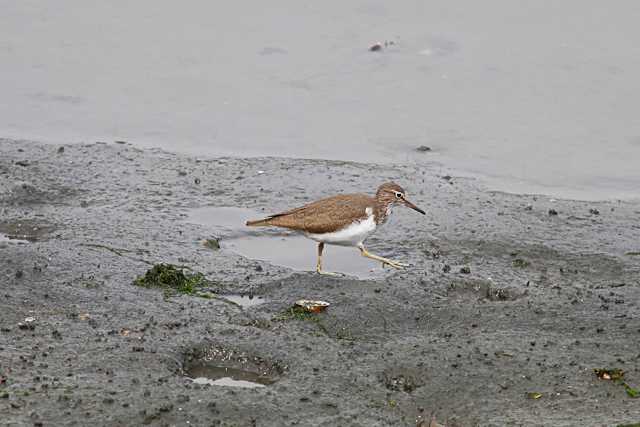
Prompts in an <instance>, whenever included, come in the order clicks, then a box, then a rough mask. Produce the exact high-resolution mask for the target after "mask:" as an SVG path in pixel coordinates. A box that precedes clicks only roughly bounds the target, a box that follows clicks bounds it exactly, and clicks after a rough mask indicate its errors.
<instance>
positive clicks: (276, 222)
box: [247, 194, 375, 233]
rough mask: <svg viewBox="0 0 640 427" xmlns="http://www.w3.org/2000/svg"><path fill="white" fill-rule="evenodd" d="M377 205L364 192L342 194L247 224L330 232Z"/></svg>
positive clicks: (309, 231)
mask: <svg viewBox="0 0 640 427" xmlns="http://www.w3.org/2000/svg"><path fill="white" fill-rule="evenodd" d="M374 205H375V200H374V199H373V198H372V197H369V196H367V195H365V194H341V195H339V196H333V197H329V198H326V199H322V200H318V201H317V202H313V203H309V204H308V205H304V206H301V207H299V208H295V209H291V210H289V211H286V212H282V213H279V214H275V215H271V216H269V217H267V218H265V219H262V220H258V221H249V222H247V225H251V226H275V227H285V228H290V229H292V230H300V231H306V232H308V233H331V232H333V231H337V230H340V229H342V228H344V227H346V226H347V225H349V224H351V223H352V222H353V221H355V220H361V219H364V218H366V217H367V213H366V209H367V207H373V206H374Z"/></svg>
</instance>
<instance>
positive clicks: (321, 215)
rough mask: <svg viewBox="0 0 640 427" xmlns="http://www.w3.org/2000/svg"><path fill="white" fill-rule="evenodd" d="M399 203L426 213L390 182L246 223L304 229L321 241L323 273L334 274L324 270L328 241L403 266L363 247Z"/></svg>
mask: <svg viewBox="0 0 640 427" xmlns="http://www.w3.org/2000/svg"><path fill="white" fill-rule="evenodd" d="M396 204H399V205H405V206H408V207H410V208H411V209H414V210H416V211H418V212H420V213H421V214H423V215H424V214H425V212H424V211H423V210H422V209H420V208H419V207H417V206H416V205H414V204H413V203H411V202H410V201H409V200H407V193H406V192H405V191H404V190H403V189H402V187H400V186H399V185H398V184H396V183H394V182H388V183H385V184H382V185H381V186H380V187H378V191H376V195H375V197H371V196H368V195H366V194H341V195H338V196H333V197H328V198H326V199H322V200H318V201H316V202H313V203H309V204H308V205H304V206H301V207H299V208H295V209H291V210H289V211H286V212H282V213H279V214H275V215H270V216H268V217H266V218H264V219H259V220H256V221H247V225H248V226H251V227H259V226H265V227H268V226H273V227H283V228H288V229H291V230H296V231H301V232H303V233H304V234H305V235H306V236H307V237H308V238H310V239H313V240H315V241H316V242H318V262H317V264H316V271H317V272H318V273H320V274H335V273H330V272H325V271H323V270H322V251H323V249H324V245H325V244H328V245H339V246H355V247H357V248H358V249H360V253H361V254H362V256H365V257H367V258H371V259H374V260H376V261H380V262H382V265H383V266H384V265H385V264H386V265H388V266H390V267H393V268H398V269H400V268H402V267H406V266H407V265H408V264H404V263H401V262H398V261H393V260H390V259H387V258H383V257H381V256H378V255H374V254H372V253H369V252H368V251H367V250H366V249H365V247H364V241H365V239H366V238H367V237H369V236H370V235H371V234H372V233H373V232H374V231H376V228H377V227H378V226H380V225H382V224H384V223H385V222H386V221H387V218H389V215H390V214H391V208H392V207H393V205H396Z"/></svg>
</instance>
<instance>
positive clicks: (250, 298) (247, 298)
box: [219, 294, 267, 308]
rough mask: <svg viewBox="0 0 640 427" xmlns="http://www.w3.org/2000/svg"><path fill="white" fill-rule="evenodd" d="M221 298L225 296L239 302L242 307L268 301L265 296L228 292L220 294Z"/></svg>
mask: <svg viewBox="0 0 640 427" xmlns="http://www.w3.org/2000/svg"><path fill="white" fill-rule="evenodd" d="M219 297H220V298H224V299H226V300H227V301H231V302H233V303H236V304H238V305H239V306H240V307H242V308H247V307H253V306H256V305H260V304H264V303H265V302H267V300H266V299H264V298H263V297H259V296H256V295H240V294H228V295H219Z"/></svg>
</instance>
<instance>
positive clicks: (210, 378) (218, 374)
mask: <svg viewBox="0 0 640 427" xmlns="http://www.w3.org/2000/svg"><path fill="white" fill-rule="evenodd" d="M186 374H187V376H188V377H190V378H192V380H193V382H194V383H195V384H209V385H218V386H229V387H242V388H259V387H266V386H268V385H270V384H273V383H274V381H273V380H272V379H271V378H269V377H266V376H261V375H259V374H257V373H255V372H251V371H243V370H242V369H235V368H225V367H222V366H208V365H206V364H204V363H202V364H199V365H196V366H192V367H191V368H190V369H189V372H186Z"/></svg>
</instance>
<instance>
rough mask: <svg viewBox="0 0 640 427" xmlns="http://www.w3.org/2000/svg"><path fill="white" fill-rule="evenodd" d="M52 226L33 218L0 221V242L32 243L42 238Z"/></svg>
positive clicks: (51, 229) (52, 228)
mask: <svg viewBox="0 0 640 427" xmlns="http://www.w3.org/2000/svg"><path fill="white" fill-rule="evenodd" d="M53 230H54V227H53V226H51V225H47V224H41V223H40V222H37V221H34V220H23V221H17V222H0V242H11V243H33V242H37V241H38V240H43V239H44V238H46V235H47V234H49V233H50V232H51V231H53Z"/></svg>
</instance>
